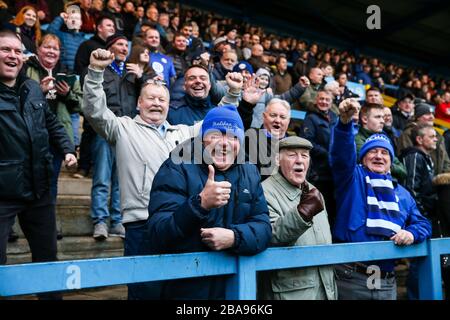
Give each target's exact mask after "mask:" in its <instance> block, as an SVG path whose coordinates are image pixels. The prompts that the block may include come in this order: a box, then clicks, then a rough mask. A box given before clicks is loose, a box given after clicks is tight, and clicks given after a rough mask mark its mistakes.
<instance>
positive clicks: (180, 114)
mask: <svg viewBox="0 0 450 320" xmlns="http://www.w3.org/2000/svg"><path fill="white" fill-rule="evenodd" d="M212 108H214V106H213V105H212V103H211V100H210V98H209V97H208V98H206V99H201V100H199V99H194V98H192V97H190V96H189V95H187V94H186V95H185V96H184V97H183V98H181V99H179V100H176V101H173V102H172V103H171V104H170V108H169V113H168V115H167V121H169V123H170V124H171V125H177V124H185V125H188V126H192V125H194V124H195V123H196V122H199V121H201V120H203V118H205V116H206V114H207V113H208V111H209V110H211V109H212Z"/></svg>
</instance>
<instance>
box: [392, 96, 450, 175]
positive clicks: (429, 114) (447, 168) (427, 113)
mask: <svg viewBox="0 0 450 320" xmlns="http://www.w3.org/2000/svg"><path fill="white" fill-rule="evenodd" d="M433 124H434V107H433V106H431V105H429V104H426V103H419V104H418V105H416V107H415V110H414V117H413V119H412V121H410V122H409V123H408V124H407V126H406V128H405V130H404V131H403V133H402V134H401V136H400V137H399V138H398V141H397V154H399V155H400V154H401V153H402V152H403V150H405V149H406V148H408V147H412V146H413V145H414V143H413V139H412V138H411V133H412V132H413V130H414V128H416V127H417V126H419V125H428V126H433ZM430 156H431V159H432V160H433V164H434V174H435V175H438V174H440V173H445V172H450V159H449V157H448V154H447V151H446V149H445V141H444V138H443V137H442V135H440V134H439V133H438V142H437V145H436V149H435V150H433V151H432V152H431V153H430Z"/></svg>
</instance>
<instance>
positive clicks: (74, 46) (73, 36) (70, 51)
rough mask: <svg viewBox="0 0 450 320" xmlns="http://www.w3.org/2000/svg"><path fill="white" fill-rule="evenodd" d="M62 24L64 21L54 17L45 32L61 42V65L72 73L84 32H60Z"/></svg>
mask: <svg viewBox="0 0 450 320" xmlns="http://www.w3.org/2000/svg"><path fill="white" fill-rule="evenodd" d="M63 24H64V20H63V18H61V17H56V18H55V20H53V21H52V23H50V25H49V26H48V29H47V32H48V33H53V34H56V35H57V36H58V38H59V39H60V40H61V43H62V45H61V51H62V52H61V61H62V63H63V64H64V65H65V66H66V67H67V68H68V69H69V70H70V71H72V72H73V70H74V65H75V55H76V54H77V50H78V48H79V47H80V45H81V44H82V43H83V42H84V41H86V38H85V33H84V32H75V31H69V32H64V31H61V27H62V26H63Z"/></svg>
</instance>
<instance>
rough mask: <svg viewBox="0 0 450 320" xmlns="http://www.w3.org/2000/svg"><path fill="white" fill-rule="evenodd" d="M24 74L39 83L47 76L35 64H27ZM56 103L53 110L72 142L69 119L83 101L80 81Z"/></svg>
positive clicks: (79, 109) (78, 109)
mask: <svg viewBox="0 0 450 320" xmlns="http://www.w3.org/2000/svg"><path fill="white" fill-rule="evenodd" d="M26 74H27V76H28V77H29V78H31V79H33V80H35V81H37V82H40V80H41V79H42V78H44V77H46V76H47V74H43V72H42V70H39V68H38V67H37V66H36V65H35V64H29V65H28V68H27V71H26ZM58 99H59V100H58V103H57V104H56V110H53V111H54V112H55V114H56V117H57V118H58V120H59V121H60V122H61V124H62V125H63V126H64V129H65V130H66V132H67V134H68V135H69V137H70V141H72V143H73V142H74V138H73V129H72V120H71V119H70V114H71V113H77V112H80V111H81V103H82V101H83V92H82V91H81V86H80V81H79V80H76V81H75V84H74V85H73V88H72V89H71V90H70V91H69V94H68V95H67V96H66V97H64V98H59V97H58Z"/></svg>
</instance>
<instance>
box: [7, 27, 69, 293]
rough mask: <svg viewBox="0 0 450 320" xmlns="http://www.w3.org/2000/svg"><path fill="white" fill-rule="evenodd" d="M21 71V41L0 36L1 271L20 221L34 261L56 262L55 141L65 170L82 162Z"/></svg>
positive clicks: (36, 88)
mask: <svg viewBox="0 0 450 320" xmlns="http://www.w3.org/2000/svg"><path fill="white" fill-rule="evenodd" d="M22 66H23V52H22V42H21V41H20V38H19V36H18V35H17V34H15V33H14V32H12V31H9V30H8V31H7V30H4V31H0V132H1V134H0V265H3V264H5V263H6V246H7V239H8V233H9V230H10V228H11V227H12V226H13V224H14V220H15V217H16V216H17V217H18V218H19V222H20V226H21V227H22V230H23V233H24V235H25V237H26V239H27V241H28V243H29V245H30V249H31V253H32V261H33V262H45V261H55V260H57V245H56V216H55V202H54V199H53V197H52V195H51V191H50V185H51V183H50V181H51V179H52V175H53V168H52V167H53V164H52V155H51V153H50V141H51V142H52V144H51V145H52V147H53V148H55V150H56V151H57V152H59V153H60V154H61V155H64V160H65V164H66V165H70V166H71V165H75V164H76V162H77V161H76V157H75V155H74V152H75V148H74V146H73V144H72V142H71V141H70V139H69V137H68V135H67V133H66V132H65V130H64V127H63V126H62V124H61V123H60V122H59V121H58V120H57V118H56V115H55V114H54V113H53V112H52V111H51V110H50V107H49V105H48V103H47V101H46V99H45V96H44V94H43V93H42V90H41V88H40V86H39V83H38V82H36V81H34V80H31V79H29V78H28V77H26V76H24V75H23V74H20V73H19V72H20V70H21V69H22ZM46 295H48V298H50V297H53V298H58V295H57V294H46Z"/></svg>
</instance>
